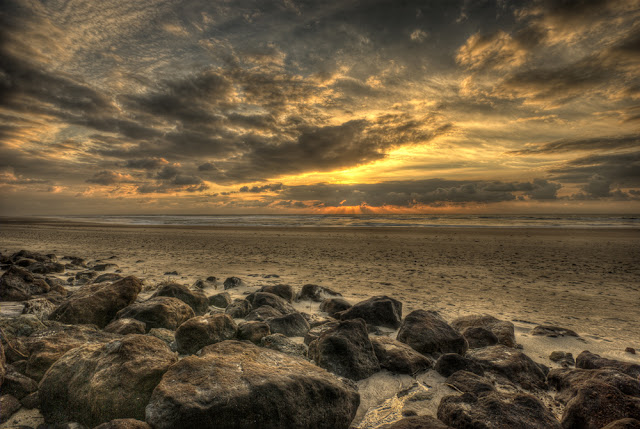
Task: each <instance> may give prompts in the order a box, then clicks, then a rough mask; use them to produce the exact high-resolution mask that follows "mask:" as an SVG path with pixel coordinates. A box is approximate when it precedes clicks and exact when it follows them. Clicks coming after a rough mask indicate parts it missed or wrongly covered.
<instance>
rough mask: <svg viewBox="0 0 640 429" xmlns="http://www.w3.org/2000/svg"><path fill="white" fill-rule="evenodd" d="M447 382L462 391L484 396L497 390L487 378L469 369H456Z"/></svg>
mask: <svg viewBox="0 0 640 429" xmlns="http://www.w3.org/2000/svg"><path fill="white" fill-rule="evenodd" d="M446 383H447V384H449V385H451V386H453V387H455V388H456V389H457V390H459V391H460V392H462V393H472V394H474V395H476V396H482V395H484V394H486V393H489V392H495V391H496V389H495V387H494V386H493V384H492V383H491V382H490V381H489V380H488V379H486V378H484V377H481V376H479V375H478V374H474V373H472V372H469V371H464V370H460V371H456V372H454V373H453V374H451V375H450V376H449V377H448V378H447V381H446Z"/></svg>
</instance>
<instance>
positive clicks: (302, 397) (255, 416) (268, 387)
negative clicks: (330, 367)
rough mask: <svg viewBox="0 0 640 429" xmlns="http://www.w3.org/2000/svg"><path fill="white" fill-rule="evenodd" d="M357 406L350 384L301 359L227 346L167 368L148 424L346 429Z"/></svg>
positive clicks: (242, 345)
mask: <svg viewBox="0 0 640 429" xmlns="http://www.w3.org/2000/svg"><path fill="white" fill-rule="evenodd" d="M359 402H360V397H359V395H358V393H357V392H356V391H355V390H354V389H353V388H352V387H351V386H350V385H348V384H346V383H344V382H343V381H341V380H339V379H338V378H336V377H335V376H333V375H332V374H329V373H328V372H326V371H324V370H322V369H320V368H318V367H316V366H315V365H312V364H310V363H309V362H306V361H304V360H303V359H298V358H294V357H290V356H287V355H284V354H282V353H279V352H276V351H272V350H267V349H263V348H259V347H257V346H254V345H252V344H249V343H244V342H238V341H224V342H221V343H217V344H214V345H211V346H207V347H205V348H204V349H202V352H201V355H200V356H189V357H186V358H184V359H182V360H181V361H180V362H178V363H177V364H175V365H174V366H173V367H171V368H170V369H169V371H167V373H166V374H165V375H164V376H163V378H162V381H161V382H160V384H158V386H157V387H156V389H155V390H154V392H153V395H152V397H151V401H150V402H149V405H148V406H147V410H146V421H147V423H149V424H150V425H151V426H152V427H153V428H155V429H165V428H166V429H169V428H179V427H182V428H188V427H193V428H195V427H197V428H201V429H207V428H217V429H225V428H242V427H247V428H248V427H260V428H265V429H271V428H283V429H285V428H303V427H313V428H317V429H322V428H327V429H329V428H331V429H347V428H348V427H349V425H350V423H351V421H352V420H353V417H354V416H355V413H356V410H357V408H358V405H359Z"/></svg>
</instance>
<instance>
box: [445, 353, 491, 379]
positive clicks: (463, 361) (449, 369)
mask: <svg viewBox="0 0 640 429" xmlns="http://www.w3.org/2000/svg"><path fill="white" fill-rule="evenodd" d="M435 370H436V371H438V374H440V375H442V376H444V377H449V376H450V375H451V374H453V373H455V372H457V371H461V370H464V371H469V372H472V373H474V374H478V375H483V374H484V370H483V369H482V366H480V364H478V363H477V362H476V361H474V360H473V359H469V358H466V357H464V356H460V355H459V354H457V353H445V354H443V355H442V356H440V357H439V358H438V360H437V361H436V365H435Z"/></svg>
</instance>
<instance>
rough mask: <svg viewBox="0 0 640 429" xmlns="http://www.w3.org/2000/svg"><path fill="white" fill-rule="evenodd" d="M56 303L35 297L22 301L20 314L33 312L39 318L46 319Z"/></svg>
mask: <svg viewBox="0 0 640 429" xmlns="http://www.w3.org/2000/svg"><path fill="white" fill-rule="evenodd" d="M56 307H57V305H56V304H54V303H53V302H51V301H49V300H48V299H46V298H35V299H30V300H28V301H25V302H24V308H23V309H22V314H33V315H35V316H36V317H37V318H38V319H40V320H47V319H48V318H49V316H50V315H51V313H53V311H54V310H55V309H56Z"/></svg>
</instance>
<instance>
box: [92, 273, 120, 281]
mask: <svg viewBox="0 0 640 429" xmlns="http://www.w3.org/2000/svg"><path fill="white" fill-rule="evenodd" d="M123 278H124V277H122V276H121V275H120V274H117V273H104V274H100V275H99V276H98V277H96V278H95V280H94V281H93V282H94V283H102V282H117V281H118V280H122V279H123Z"/></svg>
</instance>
